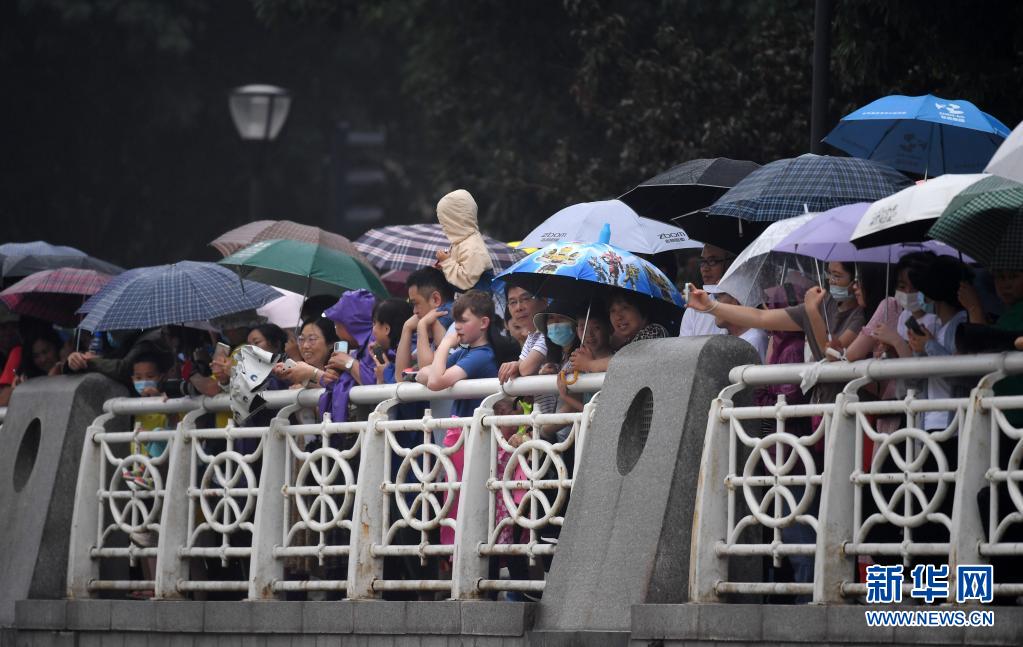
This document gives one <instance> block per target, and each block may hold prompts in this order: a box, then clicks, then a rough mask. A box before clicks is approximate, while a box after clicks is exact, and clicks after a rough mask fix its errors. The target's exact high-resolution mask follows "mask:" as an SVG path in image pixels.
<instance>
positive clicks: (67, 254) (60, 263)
mask: <svg viewBox="0 0 1023 647" xmlns="http://www.w3.org/2000/svg"><path fill="white" fill-rule="evenodd" d="M60 267H76V268H80V269H85V270H96V271H97V272H102V273H104V274H120V273H121V272H123V271H124V269H123V268H120V267H118V266H116V265H114V264H112V263H107V262H106V261H101V260H99V259H98V258H93V257H92V256H89V255H88V254H86V253H85V252H83V251H82V250H80V249H76V248H74V247H66V246H64V245H51V244H50V243H47V242H45V241H42V240H36V241H33V242H31V243H4V244H3V245H0V277H8V276H28V275H29V274H35V273H36V272H42V271H43V270H55V269H57V268H60Z"/></svg>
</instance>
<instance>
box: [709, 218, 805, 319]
mask: <svg viewBox="0 0 1023 647" xmlns="http://www.w3.org/2000/svg"><path fill="white" fill-rule="evenodd" d="M815 215H816V214H812V213H811V214H806V215H802V216H796V217H795V218H788V219H786V220H781V221H778V222H775V223H772V224H770V225H768V226H767V228H766V229H764V231H763V232H762V233H761V234H760V235H759V236H757V237H756V239H754V240H753V242H752V243H750V244H749V245H748V246H747V247H746V249H744V250H742V253H740V254H739V255H738V256H737V257H736V258H735V260H734V261H732V264H731V265H730V266H729V267H728V269H727V270H726V271H725V273H724V275H723V276H722V277H721V280H720V281H718V287H717V289H718V291H719V292H727V293H728V294H730V295H732V296H733V297H735V299H736V300H737V301H738V302H739V303H741V304H743V305H748V306H757V305H760V304H761V303H762V302H763V301H764V300H765V298H766V296H767V292H766V290H768V289H770V288H775V287H777V286H779V285H782V284H784V283H785V282H786V281H787V278H786V277H787V276H788V275H789V273H790V272H796V273H800V274H804V275H806V276H808V277H812V276H813V275H814V274H815V273H816V271H815V270H816V268H815V266H814V263H815V261H813V260H812V259H810V258H808V257H805V256H800V255H797V254H790V253H785V252H777V251H775V248H776V247H777V246H778V245H780V244H781V242H782V241H783V240H785V237H786V236H788V235H789V234H791V233H792V232H794V231H796V230H797V229H799V228H800V227H802V226H804V225H805V224H806V223H808V222H810V221H812V220H813V218H814V216H815Z"/></svg>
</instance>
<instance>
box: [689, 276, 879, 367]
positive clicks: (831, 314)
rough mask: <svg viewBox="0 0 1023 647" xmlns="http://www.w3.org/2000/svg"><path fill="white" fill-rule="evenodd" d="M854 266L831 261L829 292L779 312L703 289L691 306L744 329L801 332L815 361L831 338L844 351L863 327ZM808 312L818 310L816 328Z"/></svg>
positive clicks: (815, 290)
mask: <svg viewBox="0 0 1023 647" xmlns="http://www.w3.org/2000/svg"><path fill="white" fill-rule="evenodd" d="M854 273H855V267H854V266H853V265H852V263H841V262H837V261H832V262H830V263H828V282H829V286H828V287H829V290H828V291H827V292H825V291H824V290H823V289H822V288H820V287H812V288H810V289H809V290H807V292H806V296H805V301H804V303H801V304H798V305H795V306H790V307H788V308H783V309H778V310H760V309H758V308H750V307H749V306H740V305H733V304H730V303H721V302H720V301H712V300H711V298H710V295H708V294H707V293H706V292H704V291H703V290H698V289H692V291H691V292H690V299H689V307H691V308H695V309H696V310H698V311H701V312H713V313H714V315H715V316H716V317H717V318H718V319H720V320H721V321H723V322H727V323H731V324H734V325H736V326H739V327H742V328H760V329H762V330H777V331H786V330H787V331H802V332H804V333H805V334H806V341H807V344H808V345H809V346H810V352H811V353H812V354H813V357H814V359H816V360H820V359H822V358H823V357H824V356H825V350H826V349H827V348H828V344H829V337H830V339H831V340H835V341H836V342H837V344H838V345H841V346H842V347H843V348H844V347H845V346H846V345H848V344H849V343H851V342H852V340H853V339H855V338H856V335H857V334H859V332H860V329H861V328H863V323H864V316H863V308H861V307H860V306H859V305H858V304H857V303H856V297H855V295H854V294H853V285H852V284H853V280H854ZM809 309H816V310H817V311H818V312H819V313H820V315H821V321H823V322H826V324H822V325H820V326H814V325H813V324H814V322H813V320H812V319H811V318H810V317H808V316H807V311H808V310H809Z"/></svg>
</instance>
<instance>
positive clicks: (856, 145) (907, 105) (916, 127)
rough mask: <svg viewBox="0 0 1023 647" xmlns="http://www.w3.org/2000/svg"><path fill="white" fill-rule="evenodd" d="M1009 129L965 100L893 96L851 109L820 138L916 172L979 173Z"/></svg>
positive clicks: (846, 150) (879, 160) (892, 165)
mask: <svg viewBox="0 0 1023 647" xmlns="http://www.w3.org/2000/svg"><path fill="white" fill-rule="evenodd" d="M1008 135H1009V129H1008V128H1006V126H1005V124H1003V123H1002V122H1000V121H998V120H997V119H995V118H994V117H992V116H991V115H989V114H987V113H986V112H983V111H981V110H980V109H979V108H978V107H977V106H975V105H973V104H972V103H970V102H969V101H964V100H963V99H942V98H941V97H936V96H934V95H930V94H925V95H921V96H918V97H907V96H903V95H892V96H889V97H883V98H881V99H878V100H877V101H874V102H872V103H869V104H867V105H865V106H863V107H862V108H859V109H858V110H855V111H854V112H851V113H849V114H848V115H846V116H845V117H842V120H841V121H840V122H839V123H838V125H837V126H835V129H834V130H832V131H831V132H830V133H828V136H827V137H825V138H824V141H825V142H827V143H828V144H831V145H832V146H834V147H835V148H840V149H842V150H844V151H845V152H847V153H849V154H850V155H852V156H854V157H861V158H863V159H869V160H874V161H875V162H880V163H881V164H887V165H889V166H891V167H893V168H897V169H900V170H902V171H909V172H910V173H916V174H917V175H924V176H927V175H931V176H937V175H944V174H945V173H980V172H981V171H982V170H983V169H984V166H985V165H986V164H987V163H988V160H990V159H991V155H992V154H993V153H994V152H995V150H996V149H997V148H998V146H999V144H1001V143H1002V141H1004V140H1005V138H1006V137H1008Z"/></svg>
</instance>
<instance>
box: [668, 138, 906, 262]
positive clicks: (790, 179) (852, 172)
mask: <svg viewBox="0 0 1023 647" xmlns="http://www.w3.org/2000/svg"><path fill="white" fill-rule="evenodd" d="M909 184H910V180H909V178H908V177H906V176H905V175H903V174H902V173H899V172H898V171H896V170H895V169H893V168H891V167H889V166H884V165H882V164H877V163H875V162H871V161H869V160H864V159H857V158H853V157H831V156H828V155H812V154H809V153H808V154H806V155H800V156H799V157H794V158H791V159H782V160H776V161H774V162H771V163H770V164H765V165H764V166H762V167H760V168H759V169H757V170H755V171H753V172H752V173H750V174H749V175H747V176H746V177H745V178H744V179H742V180H741V181H740V182H739V183H738V184H736V185H735V186H734V187H732V188H731V189H729V191H728V192H727V193H725V194H724V195H723V196H721V198H719V199H718V201H717V202H715V203H714V204H712V205H711V206H710V207H708V208H707V209H706V210H704V211H700V212H697V213H695V214H690V215H686V216H682V217H681V218H676V219H675V220H674V222H675V224H677V225H678V226H679V227H682V228H683V229H685V230H686V233H687V234H689V236H690V237H692V238H695V239H696V240H702V241H703V242H705V243H711V244H713V245H717V246H719V247H723V248H725V249H731V250H733V251H739V250H741V249H742V248H744V247H745V246H746V245H748V244H749V243H750V242H751V241H752V240H753V239H754V238H756V237H757V236H758V235H760V234H761V233H762V232H763V231H764V229H766V228H767V226H768V225H769V224H771V223H772V222H776V221H778V220H784V219H786V218H792V217H793V216H798V215H802V214H805V213H821V212H824V211H828V210H829V209H834V208H835V207H840V206H842V205H844V204H852V203H854V202H873V201H875V200H880V199H881V198H883V197H885V196H889V195H891V194H893V193H895V192H896V191H898V190H899V189H901V188H903V187H906V186H909Z"/></svg>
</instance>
